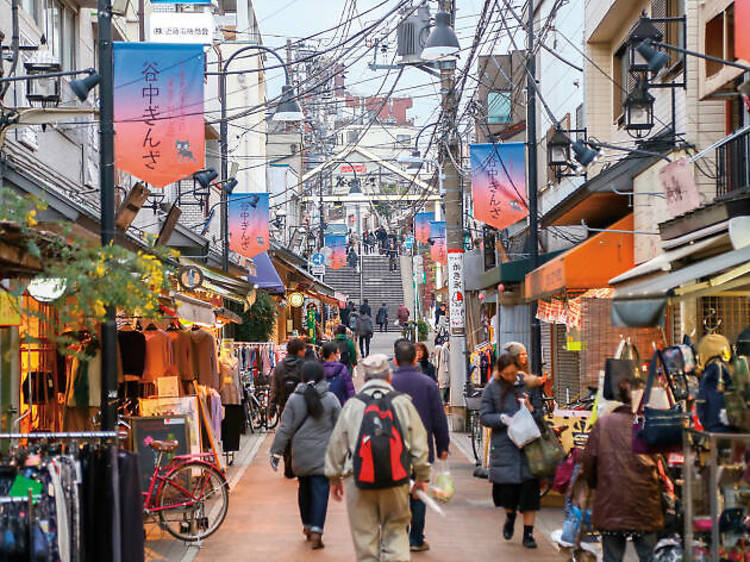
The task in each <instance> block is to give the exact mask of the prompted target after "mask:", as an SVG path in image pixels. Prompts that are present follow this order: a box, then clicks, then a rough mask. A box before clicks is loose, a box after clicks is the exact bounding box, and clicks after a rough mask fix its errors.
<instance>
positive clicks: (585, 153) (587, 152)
mask: <svg viewBox="0 0 750 562" xmlns="http://www.w3.org/2000/svg"><path fill="white" fill-rule="evenodd" d="M572 148H573V154H574V155H575V160H576V162H578V163H579V164H580V165H581V166H582V167H584V168H585V167H586V166H588V165H589V164H592V163H593V162H594V161H595V160H596V159H597V157H598V156H599V153H598V152H597V151H596V150H594V149H593V148H589V147H588V146H587V145H586V143H585V142H583V141H582V140H577V141H576V142H574V143H573V146H572Z"/></svg>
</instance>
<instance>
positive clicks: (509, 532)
mask: <svg viewBox="0 0 750 562" xmlns="http://www.w3.org/2000/svg"><path fill="white" fill-rule="evenodd" d="M515 524H516V512H515V511H514V512H513V513H506V516H505V525H503V538H504V539H505V540H506V541H509V540H510V539H512V538H513V527H514V526H515Z"/></svg>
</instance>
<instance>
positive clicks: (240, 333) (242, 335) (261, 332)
mask: <svg viewBox="0 0 750 562" xmlns="http://www.w3.org/2000/svg"><path fill="white" fill-rule="evenodd" d="M242 319H243V322H242V324H240V325H239V326H237V327H236V328H235V332H234V334H235V339H236V340H237V341H256V342H264V341H268V339H269V338H270V337H271V334H272V333H273V325H274V322H275V321H276V303H275V302H274V301H273V299H272V298H271V297H270V296H269V294H268V293H266V292H264V291H256V293H255V302H254V303H253V306H251V307H250V309H249V310H248V311H246V312H244V313H243V314H242Z"/></svg>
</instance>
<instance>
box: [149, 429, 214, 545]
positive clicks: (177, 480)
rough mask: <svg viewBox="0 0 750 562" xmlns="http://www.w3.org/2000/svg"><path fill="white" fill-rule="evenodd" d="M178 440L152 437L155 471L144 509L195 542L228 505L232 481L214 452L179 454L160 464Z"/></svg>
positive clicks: (170, 529)
mask: <svg viewBox="0 0 750 562" xmlns="http://www.w3.org/2000/svg"><path fill="white" fill-rule="evenodd" d="M177 446H178V443H177V441H152V442H151V443H149V447H151V449H153V451H154V458H155V464H154V472H153V474H152V475H151V482H150V484H149V487H148V492H143V499H144V507H143V511H144V513H145V514H146V515H147V516H148V515H150V516H153V517H154V518H155V519H156V520H157V522H158V524H159V526H160V527H161V528H162V529H164V530H166V531H167V532H168V533H169V534H170V535H172V536H173V537H175V538H177V539H181V540H184V541H189V542H194V541H200V540H202V539H205V538H207V537H209V536H211V535H212V534H213V533H215V532H216V530H217V529H218V528H219V527H220V526H221V524H222V523H223V522H224V518H225V517H226V515H227V510H228V509H229V484H228V482H227V479H226V477H225V476H224V473H223V472H222V471H221V470H220V469H219V467H218V466H217V465H216V461H215V459H214V456H213V454H212V453H201V454H197V455H177V456H175V457H173V458H172V459H171V460H170V461H169V463H167V464H166V465H165V466H161V463H162V459H163V457H164V455H165V454H166V455H169V454H171V453H173V452H174V451H175V450H176V449H177Z"/></svg>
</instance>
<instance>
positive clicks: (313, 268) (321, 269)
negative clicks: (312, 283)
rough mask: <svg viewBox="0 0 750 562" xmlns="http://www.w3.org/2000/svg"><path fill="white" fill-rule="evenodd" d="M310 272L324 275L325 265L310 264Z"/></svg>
mask: <svg viewBox="0 0 750 562" xmlns="http://www.w3.org/2000/svg"><path fill="white" fill-rule="evenodd" d="M310 272H311V273H312V274H313V275H325V274H326V266H325V264H324V265H316V264H312V266H311V267H310Z"/></svg>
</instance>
